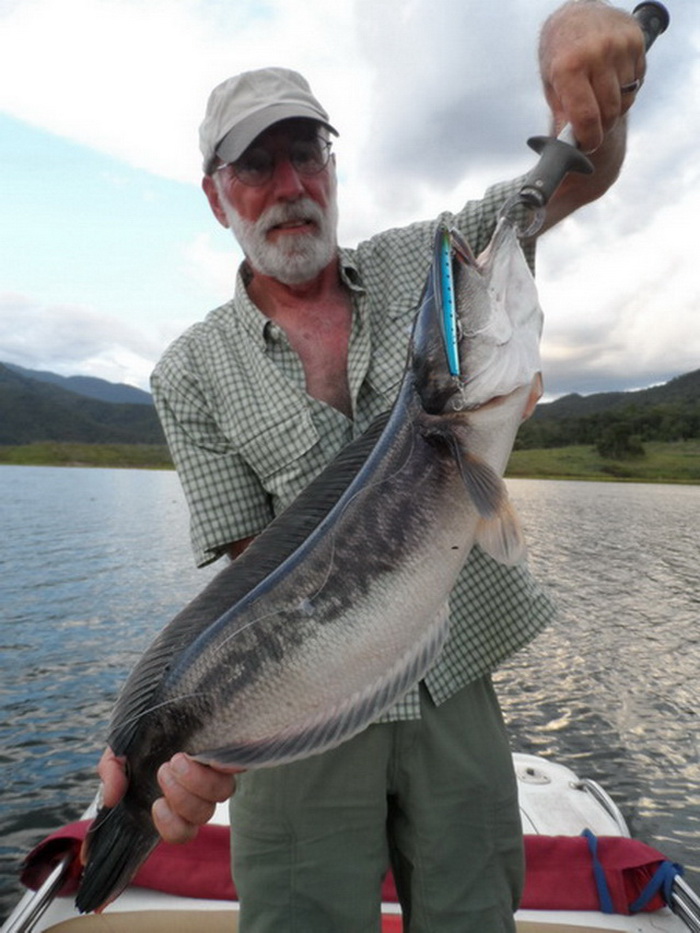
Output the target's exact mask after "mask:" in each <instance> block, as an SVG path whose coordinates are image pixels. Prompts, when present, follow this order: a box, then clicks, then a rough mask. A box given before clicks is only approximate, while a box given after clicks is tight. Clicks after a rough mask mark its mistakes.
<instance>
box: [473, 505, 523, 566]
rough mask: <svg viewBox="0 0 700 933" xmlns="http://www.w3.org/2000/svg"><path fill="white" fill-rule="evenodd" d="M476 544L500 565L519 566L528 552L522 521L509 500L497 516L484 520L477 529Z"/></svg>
mask: <svg viewBox="0 0 700 933" xmlns="http://www.w3.org/2000/svg"><path fill="white" fill-rule="evenodd" d="M476 543H477V544H478V545H479V547H480V548H481V549H482V551H485V552H486V553H487V554H488V555H489V556H490V557H493V559H494V560H497V561H498V562H499V564H506V565H507V566H509V567H512V566H513V565H515V564H519V563H520V562H521V561H522V560H523V559H524V558H525V554H526V552H527V546H526V544H525V537H524V535H523V530H522V526H521V524H520V519H519V518H518V515H517V513H516V511H515V509H514V508H513V506H512V504H511V503H510V501H509V500H508V499H506V500H505V501H504V502H502V503H501V507H500V508H499V510H498V512H497V513H496V515H494V516H493V517H491V518H482V519H481V520H480V521H479V524H478V525H477V528H476Z"/></svg>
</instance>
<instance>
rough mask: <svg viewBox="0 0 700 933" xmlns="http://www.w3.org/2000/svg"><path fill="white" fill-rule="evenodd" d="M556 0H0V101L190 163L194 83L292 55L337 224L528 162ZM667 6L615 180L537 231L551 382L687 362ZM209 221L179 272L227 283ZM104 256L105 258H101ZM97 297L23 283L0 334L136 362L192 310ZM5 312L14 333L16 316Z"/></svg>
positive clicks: (359, 221) (142, 153) (689, 57)
mask: <svg viewBox="0 0 700 933" xmlns="http://www.w3.org/2000/svg"><path fill="white" fill-rule="evenodd" d="M556 5H557V4H556V0H503V2H502V3H501V4H498V5H496V6H494V5H493V4H491V5H489V4H480V5H479V4H476V5H474V4H465V3H464V2H463V0H440V2H439V3H438V4H435V3H434V2H431V0H334V2H333V3H329V2H328V0H265V2H263V0H260V2H254V0H236V2H235V3H231V2H225V0H18V2H11V0H5V2H4V3H2V4H0V109H1V110H3V111H5V112H6V113H8V114H11V115H13V116H15V117H17V118H19V119H21V120H23V121H26V122H28V123H31V124H34V125H36V126H38V127H41V128H44V129H47V130H49V131H50V132H52V133H55V134H58V135H60V136H64V137H66V138H68V139H70V140H72V141H76V142H79V143H81V144H83V145H84V146H87V147H90V148H93V149H96V150H99V151H100V152H104V153H107V154H109V155H112V156H114V157H116V158H118V159H120V160H123V161H124V162H126V163H128V164H130V165H132V166H136V167H138V168H141V169H146V170H147V171H149V172H152V173H156V174H159V175H162V176H165V177H168V178H175V179H178V180H184V181H188V182H193V183H196V182H198V180H199V155H198V151H197V148H196V133H197V127H198V125H199V122H200V120H201V117H202V114H203V108H204V104H205V101H206V97H207V95H208V93H209V91H210V89H211V87H212V86H213V85H214V84H215V83H217V82H219V81H220V80H222V79H223V78H225V77H227V76H228V75H229V74H231V73H233V72H235V71H238V70H243V69H246V68H253V67H259V66H262V65H265V64H284V65H287V66H290V67H295V68H298V69H299V70H301V71H302V72H304V74H305V75H306V76H307V77H308V78H309V80H310V82H311V84H312V87H313V88H314V89H315V91H316V92H317V94H318V95H319V97H320V98H321V100H322V101H323V102H324V104H325V106H326V107H327V109H328V111H329V113H330V114H331V118H332V120H333V122H334V123H335V124H336V125H337V126H338V128H339V129H340V131H341V137H340V139H339V140H338V142H337V144H336V149H337V151H338V165H339V173H340V180H341V189H340V204H341V227H340V230H341V240H342V241H343V242H346V243H349V244H352V243H354V242H356V241H357V240H358V239H359V238H363V237H366V236H368V235H370V234H372V233H374V232H376V231H377V230H379V229H383V228H386V227H387V226H392V225H395V224H399V223H405V222H408V221H410V220H413V219H416V218H419V217H423V216H431V215H433V214H435V213H436V212H437V211H438V210H440V209H443V208H445V207H449V208H454V207H457V206H458V205H459V204H460V203H461V201H462V200H463V199H464V198H466V197H467V196H469V197H478V196H479V194H480V193H481V192H482V191H483V189H484V187H485V186H486V185H487V184H489V183H491V182H493V181H496V180H499V179H500V178H501V177H503V176H504V175H508V174H511V173H516V172H520V171H525V170H527V168H529V167H530V165H532V164H534V158H535V157H534V155H533V154H532V153H530V151H529V150H528V149H527V148H526V147H525V138H526V137H527V136H528V135H530V134H531V133H539V132H541V131H542V130H543V129H544V125H545V122H546V116H545V110H544V106H543V103H542V99H541V93H540V90H539V81H538V77H537V66H536V55H535V46H536V37H537V31H538V27H539V24H540V22H541V21H542V20H543V19H544V17H545V16H546V15H547V14H548V13H549V12H550V11H551V10H552V9H554V7H555V6H556ZM671 17H672V22H671V26H670V28H669V31H668V34H667V36H664V37H662V38H661V39H660V40H659V42H658V43H657V45H656V46H655V48H654V49H653V50H652V52H651V55H650V60H649V72H648V79H647V82H646V84H645V87H644V89H643V92H642V93H641V94H640V95H639V99H638V103H637V105H636V106H635V108H634V110H633V112H632V119H631V126H632V134H631V140H630V151H629V156H628V159H627V165H626V168H625V172H624V175H623V178H622V180H621V181H620V182H619V183H618V185H617V186H616V188H615V190H614V191H613V192H611V193H610V194H609V195H608V196H607V197H606V198H605V199H604V201H603V202H601V203H600V204H597V205H593V206H591V207H589V208H587V209H585V210H584V211H582V212H580V214H579V215H577V217H576V218H575V219H572V220H570V221H567V223H566V224H565V225H563V226H562V227H561V228H560V229H559V230H558V231H556V232H553V233H551V234H549V235H548V236H547V238H546V239H545V241H544V242H543V244H542V246H541V251H540V253H541V255H540V262H539V270H540V276H539V278H540V288H541V291H542V297H543V303H544V305H545V310H546V312H547V315H548V318H547V329H546V334H545V347H544V349H545V356H546V360H547V365H548V367H549V370H550V374H549V381H550V384H551V383H552V382H553V383H554V384H555V385H556V386H557V388H558V391H568V390H570V389H571V388H576V387H583V386H586V385H589V386H594V385H595V386H599V385H600V386H602V387H605V385H604V384H605V381H606V380H609V381H610V382H612V381H619V382H623V381H624V380H625V379H628V380H629V381H631V382H633V383H634V384H643V382H644V380H645V378H648V379H650V380H651V379H653V378H655V377H656V376H657V375H658V373H660V372H662V371H666V372H673V371H676V372H681V371H685V370H687V369H692V368H697V366H698V365H700V348H699V347H698V342H697V337H696V334H697V333H698V328H697V326H696V324H695V321H696V320H697V317H696V314H697V305H698V290H697V286H696V284H695V282H696V279H697V274H696V266H697V260H696V258H695V255H694V251H693V246H692V244H693V242H694V240H695V239H696V236H695V228H696V217H697V214H698V209H699V208H700V204H699V203H698V197H697V192H698V188H699V185H698V181H699V180H700V179H699V174H698V160H697V156H696V151H695V150H696V140H697V138H698V136H699V135H700V112H698V108H697V107H695V106H694V104H693V101H695V100H697V98H698V95H700V65H699V64H698V51H699V50H700V21H699V18H698V16H697V12H696V6H695V0H674V3H673V4H672V9H671ZM211 223H212V227H211V233H210V234H203V233H200V232H198V231H197V230H193V229H189V230H187V229H184V228H183V232H182V236H181V243H182V245H181V247H180V255H181V256H182V260H183V264H184V267H185V270H186V273H187V275H188V276H189V278H190V279H191V281H192V282H193V284H194V285H196V284H197V283H200V282H201V283H202V284H203V288H204V291H205V292H206V293H207V295H210V294H212V293H213V294H216V295H221V300H225V299H226V298H227V297H228V296H229V295H230V293H231V288H232V282H233V275H234V273H235V267H236V265H237V263H238V260H239V259H240V253H239V252H237V251H236V250H235V249H234V247H233V244H232V243H230V244H229V243H228V241H227V240H226V239H222V238H221V232H220V231H218V228H217V227H216V225H215V221H214V220H213V219H212V220H211ZM217 234H218V238H217ZM125 248H126V245H125ZM113 259H114V257H113V256H110V257H106V258H105V263H104V265H105V269H109V268H112V267H113ZM41 261H42V258H41V257H37V266H38V267H39V266H40V264H41ZM96 278H97V277H96ZM147 287H148V288H149V289H150V288H152V287H153V288H155V287H156V285H155V283H153V285H151V282H150V281H149V282H148V285H147ZM104 291H105V293H106V292H108V291H109V289H108V288H106V289H105V290H104ZM165 291H166V292H167V289H165ZM193 296H194V298H195V299H196V289H195V290H194V291H193ZM101 299H102V296H101V294H100V291H99V284H97V285H96V298H95V302H94V306H93V307H92V309H91V310H86V309H85V303H84V300H83V296H81V300H80V301H76V302H75V303H74V304H73V305H71V304H70V303H66V304H64V305H62V306H61V307H60V308H57V307H55V306H52V305H51V304H50V301H48V302H44V303H43V304H41V305H39V304H38V303H37V302H36V301H34V300H33V299H31V298H27V299H25V301H26V302H27V307H26V308H25V309H24V311H23V312H22V311H21V309H20V308H19V306H18V307H16V308H15V309H14V312H12V326H10V327H7V328H6V327H4V326H3V324H2V322H1V321H0V341H1V342H0V347H2V348H3V349H2V351H0V352H1V353H5V355H7V353H13V354H16V356H15V358H14V361H16V362H19V363H22V364H24V365H42V366H48V367H49V368H54V369H59V370H60V369H61V367H62V371H67V369H68V368H69V367H75V369H74V371H83V372H84V371H86V367H91V369H90V371H93V370H94V368H95V367H99V366H104V367H105V371H106V370H107V369H109V372H110V373H114V372H115V371H116V370H119V371H120V372H124V373H126V372H129V373H131V374H133V373H138V372H140V371H141V370H143V371H145V370H146V369H150V367H151V365H152V362H153V360H154V359H155V358H157V356H158V355H159V353H160V352H161V350H162V348H163V346H164V345H165V343H167V342H168V341H169V340H170V339H172V337H174V336H175V335H176V332H177V331H176V328H178V327H179V328H180V329H182V326H186V324H188V323H190V321H180V320H177V314H173V312H172V311H171V312H170V313H168V308H167V307H165V308H164V310H163V313H162V317H161V318H160V319H153V320H152V321H149V322H148V326H149V327H150V328H151V331H150V333H148V334H146V333H142V332H141V331H140V329H139V328H140V324H139V325H135V326H133V327H132V326H129V325H127V324H125V323H123V321H120V320H119V319H118V318H115V317H114V316H112V317H108V316H106V315H103V314H101V310H100V306H99V301H100V300H101ZM188 300H189V298H188ZM20 303H21V302H20ZM137 303H139V304H140V302H137ZM27 309H29V310H27ZM206 310H207V308H205V307H199V308H198V307H194V308H193V314H194V316H195V317H199V316H201V314H203V313H205V311H206ZM8 313H10V307H9V305H8V304H6V303H4V304H2V305H0V314H2V315H3V317H5V316H6V315H7V314H8ZM22 314H24V319H25V320H29V321H30V323H31V338H32V339H31V340H30V339H29V332H27V333H21V328H20V321H21V320H22ZM125 314H126V312H125ZM81 315H82V317H81ZM132 317H133V314H132ZM58 319H60V320H61V321H62V324H63V325H64V326H62V327H61V328H59V327H57V326H54V323H55V321H56V320H58ZM32 322H33V323H32ZM180 325H182V326H180ZM15 328H20V329H15ZM120 328H121V329H120ZM5 348H6V349H5ZM32 354H33V357H32ZM30 358H31V359H33V362H32V361H31V359H30ZM51 360H53V363H52V362H51ZM146 360H147V362H146ZM142 361H143V362H142ZM107 378H112V376H108V377H107ZM134 379H135V377H133V376H131V377H130V379H129V381H134ZM136 381H137V383H138V384H141V385H142V384H143V377H142V376H138V378H136Z"/></svg>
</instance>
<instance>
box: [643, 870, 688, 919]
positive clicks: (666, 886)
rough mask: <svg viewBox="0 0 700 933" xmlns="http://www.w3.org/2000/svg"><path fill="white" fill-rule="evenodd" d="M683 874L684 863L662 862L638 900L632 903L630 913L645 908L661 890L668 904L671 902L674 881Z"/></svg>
mask: <svg viewBox="0 0 700 933" xmlns="http://www.w3.org/2000/svg"><path fill="white" fill-rule="evenodd" d="M682 874H683V866H682V865H677V864H676V863H675V862H668V861H666V862H661V864H660V865H659V867H658V868H657V869H656V871H655V872H654V874H653V875H652V876H651V879H650V880H649V881H648V882H647V884H646V886H645V888H644V890H643V891H642V893H641V894H640V895H639V897H638V898H637V900H636V901H633V902H632V903H631V904H630V913H633V914H636V913H639V911H640V910H644V908H645V907H646V906H647V904H648V903H649V901H650V900H651V899H652V898H653V897H654V896H655V895H656V894H658V893H659V892H661V896H662V897H663V899H664V901H665V902H666V904H670V903H671V894H672V892H673V882H674V881H675V880H676V876H677V875H682Z"/></svg>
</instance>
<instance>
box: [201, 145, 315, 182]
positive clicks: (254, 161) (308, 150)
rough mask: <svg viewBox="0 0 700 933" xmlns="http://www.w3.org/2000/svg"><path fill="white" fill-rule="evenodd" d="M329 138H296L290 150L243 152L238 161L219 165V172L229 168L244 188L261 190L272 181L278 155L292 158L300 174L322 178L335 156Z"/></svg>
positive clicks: (292, 162) (258, 148) (250, 150)
mask: <svg viewBox="0 0 700 933" xmlns="http://www.w3.org/2000/svg"><path fill="white" fill-rule="evenodd" d="M331 145H332V144H331V141H330V140H329V139H320V138H317V139H295V140H294V141H293V142H291V143H290V145H289V147H288V148H287V149H286V150H284V149H283V150H277V151H271V150H270V149H266V148H265V147H264V146H255V147H252V148H249V149H246V151H245V152H244V153H243V155H242V156H241V157H240V158H238V159H236V161H235V162H226V163H225V164H224V165H219V166H218V168H216V169H215V171H217V172H220V171H222V169H229V170H230V171H231V172H232V174H233V175H234V176H235V177H236V178H237V179H238V180H239V181H240V182H242V183H243V184H244V185H250V186H251V187H253V188H257V187H259V186H260V185H264V184H267V182H268V181H269V180H270V179H271V178H272V175H273V172H274V171H275V166H276V164H277V159H278V155H281V156H282V157H284V158H287V159H289V161H290V162H291V164H292V166H293V168H294V169H295V171H297V172H298V173H299V174H300V175H318V174H319V173H320V172H322V171H323V170H324V168H325V167H326V166H327V165H328V160H329V159H330V156H331Z"/></svg>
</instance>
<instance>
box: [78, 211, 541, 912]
mask: <svg viewBox="0 0 700 933" xmlns="http://www.w3.org/2000/svg"><path fill="white" fill-rule="evenodd" d="M451 243H452V246H453V254H454V255H453V270H454V278H455V291H456V298H457V308H458V313H459V328H460V332H461V336H460V340H459V356H460V367H461V375H460V376H458V377H455V376H453V375H451V374H450V372H449V368H448V365H447V358H446V354H445V345H444V341H443V337H442V332H441V328H440V325H439V313H440V301H441V295H440V283H439V278H438V271H437V270H438V250H439V248H440V235H438V236H437V237H436V244H435V255H434V258H433V263H432V266H431V269H430V272H429V275H428V280H427V283H426V287H425V290H424V294H423V299H422V301H421V305H420V308H419V310H418V312H417V315H416V321H415V324H414V330H413V335H412V340H411V349H410V351H409V359H408V364H407V368H406V373H405V376H404V379H403V382H402V384H401V388H400V390H399V393H398V397H397V400H396V402H395V404H394V406H393V408H392V410H391V412H390V413H389V415H388V416H386V417H384V418H382V419H381V420H380V421H379V422H378V423H377V424H375V425H374V426H373V427H372V428H370V429H369V431H368V432H367V433H366V434H365V435H364V436H363V437H362V438H360V439H359V440H358V441H355V442H353V443H352V444H350V445H349V446H348V447H347V448H346V449H345V450H344V451H343V452H341V454H340V455H339V457H338V458H337V459H336V460H335V461H333V463H331V464H330V465H329V466H328V467H327V468H326V469H325V470H324V471H323V472H322V473H321V474H320V476H319V477H317V479H316V480H314V481H313V482H312V483H311V484H310V486H309V487H308V488H307V489H306V490H305V491H304V492H303V493H302V494H301V496H300V497H299V498H298V499H297V500H296V501H295V502H294V503H293V504H292V505H291V506H290V508H289V509H287V511H286V512H285V513H283V514H282V515H281V516H279V517H278V518H277V519H275V521H274V522H272V523H271V525H270V526H269V527H268V528H267V529H265V531H264V532H263V533H262V534H261V535H260V536H259V537H258V538H257V539H256V540H255V541H254V542H253V543H252V544H251V545H250V547H249V548H248V549H247V550H246V551H245V552H244V553H243V554H242V555H241V556H240V557H239V558H238V559H237V560H236V561H235V562H233V563H232V564H230V565H229V566H227V567H226V568H225V569H224V570H222V571H221V573H219V574H218V575H217V577H215V578H214V580H213V581H212V582H211V583H210V584H209V586H207V587H206V589H205V590H204V591H203V592H202V593H201V594H200V595H199V596H198V597H197V598H195V599H194V600H193V601H192V602H191V603H190V604H189V605H188V606H187V607H185V609H184V610H183V611H182V612H181V613H180V614H179V615H178V616H176V617H175V619H173V621H172V622H171V623H170V624H169V625H168V626H167V627H166V628H165V629H164V630H163V632H162V633H161V634H160V635H159V636H158V638H157V639H156V640H155V642H154V643H153V645H152V646H151V647H150V648H149V649H148V650H147V651H146V653H145V654H144V656H143V658H142V659H141V660H140V661H139V663H138V664H137V666H136V668H135V669H134V671H133V672H132V674H131V676H130V677H129V679H128V681H127V683H126V685H125V687H124V689H123V691H122V693H121V695H120V698H119V700H118V702H117V705H116V708H115V711H114V715H113V718H112V725H111V733H110V738H109V743H110V745H111V747H112V749H113V750H114V752H115V753H116V754H117V755H124V756H125V757H126V759H127V762H128V773H129V777H130V783H129V788H128V791H127V793H126V795H125V797H124V798H123V799H122V801H121V802H120V803H119V804H118V805H117V806H116V807H115V808H113V809H111V810H107V809H103V810H102V811H101V812H100V813H99V814H98V816H97V817H96V819H95V821H94V823H93V826H92V827H91V830H90V834H89V837H88V856H87V864H86V868H85V872H84V876H83V880H82V882H81V886H80V889H79V892H78V897H77V899H76V903H77V905H78V907H79V909H80V910H82V911H90V910H94V909H97V908H98V907H100V906H102V905H103V904H104V903H106V902H107V901H109V900H111V899H113V898H114V897H115V896H116V895H117V894H118V893H119V891H121V890H122V889H123V888H124V887H125V886H126V884H127V883H128V882H129V880H130V879H131V877H132V876H133V874H134V872H135V871H136V870H137V868H138V866H139V865H140V864H141V862H142V861H143V860H144V859H145V858H146V856H147V855H148V854H149V852H150V851H151V849H152V848H153V847H154V846H155V844H156V843H157V841H158V837H157V835H156V832H155V829H154V827H153V824H152V821H151V818H150V807H151V804H152V802H153V800H154V799H155V798H156V797H157V796H160V791H159V789H158V787H157V783H156V778H155V775H156V771H157V769H158V767H159V766H160V764H161V763H162V762H163V761H166V760H168V759H169V758H170V757H171V755H172V754H173V753H174V752H176V751H178V750H184V751H187V752H189V753H190V754H192V755H193V756H195V757H196V758H197V759H198V760H200V761H203V762H208V763H212V764H214V763H218V764H225V765H231V766H239V767H244V768H248V767H260V766H265V765H274V764H279V763H281V762H286V761H292V760H294V759H297V758H301V757H304V756H306V755H310V754H315V753H318V752H321V751H324V750H325V749H328V748H331V747H334V746H335V745H338V744H339V743H340V742H343V741H345V740H347V739H348V738H350V737H351V736H353V735H355V734H357V733H358V732H360V731H361V730H362V729H364V728H366V726H367V725H368V724H369V723H371V722H372V721H373V720H375V719H376V718H377V717H378V716H379V715H381V714H382V713H383V712H384V711H385V710H387V709H388V708H389V707H390V706H391V705H392V704H393V703H394V702H395V701H396V700H397V699H398V698H399V697H400V696H401V695H402V694H403V693H404V692H405V691H406V690H407V689H408V688H409V687H410V686H411V685H412V684H414V683H415V682H416V681H417V680H419V679H420V678H421V677H422V676H423V675H424V674H425V672H426V671H427V670H428V668H429V667H430V666H431V664H432V663H433V662H434V660H435V658H436V657H437V655H438V654H439V652H440V649H441V647H442V645H443V644H444V641H445V638H446V637H447V632H448V611H447V600H448V596H449V593H450V590H451V589H452V587H453V585H454V583H455V581H456V578H457V575H458V574H459V572H460V570H461V568H462V567H463V565H464V562H465V560H466V558H467V556H468V554H469V551H470V550H471V548H472V546H473V545H474V543H475V541H478V543H479V544H480V545H481V546H482V547H484V548H485V549H486V550H487V551H489V553H491V554H492V555H493V556H495V557H497V558H498V559H500V560H504V561H506V562H516V561H518V560H520V559H521V558H522V556H523V542H522V536H521V534H520V531H519V527H518V524H517V521H516V519H515V516H514V514H513V513H512V511H511V509H510V507H509V505H508V499H507V495H506V491H505V487H504V484H503V481H502V479H501V475H502V473H503V471H504V469H505V466H506V463H507V460H508V456H509V454H510V450H511V448H512V444H513V440H514V438H515V434H516V432H517V428H518V426H519V424H520V421H521V419H522V416H523V413H524V412H525V411H526V409H527V408H528V405H529V404H530V403H531V395H532V392H533V385H536V384H537V373H538V371H539V354H538V346H539V336H540V330H541V312H540V309H539V305H538V302H537V295H536V292H535V288H534V283H533V281H532V278H531V276H530V273H529V271H528V269H527V266H526V264H525V262H524V259H523V256H522V253H521V251H520V248H519V245H518V243H517V238H516V235H515V233H514V231H513V229H512V227H511V226H510V225H509V224H508V222H507V221H502V222H501V223H500V225H499V227H498V228H497V231H496V233H495V234H494V238H493V240H492V243H491V245H490V247H489V249H488V250H487V251H486V253H485V254H482V256H481V257H480V258H479V260H478V261H477V260H474V259H473V258H472V257H471V255H470V254H469V252H468V249H467V248H466V247H465V246H464V245H463V244H461V243H460V242H459V240H458V238H457V237H456V236H455V235H452V239H451Z"/></svg>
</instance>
